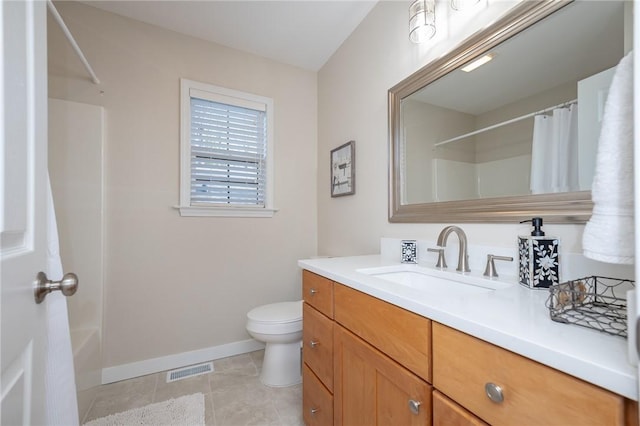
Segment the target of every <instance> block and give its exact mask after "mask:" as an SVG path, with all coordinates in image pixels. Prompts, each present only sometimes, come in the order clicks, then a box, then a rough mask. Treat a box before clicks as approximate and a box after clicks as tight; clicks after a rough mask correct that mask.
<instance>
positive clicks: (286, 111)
mask: <svg viewBox="0 0 640 426" xmlns="http://www.w3.org/2000/svg"><path fill="white" fill-rule="evenodd" d="M56 5H57V7H58V10H59V12H60V14H61V15H62V17H63V19H64V20H65V21H66V23H67V25H68V26H69V28H70V30H71V32H72V33H73V34H74V36H75V38H76V39H77V40H78V43H79V45H80V46H81V47H82V49H83V51H84V52H85V55H86V56H87V58H88V59H89V61H90V62H91V64H92V66H93V67H94V69H95V71H96V73H97V74H98V77H99V78H100V80H101V81H102V84H101V85H100V86H95V85H93V84H91V83H90V82H89V81H88V78H87V76H86V73H85V72H84V70H83V68H82V66H81V65H80V63H79V61H78V59H77V58H76V57H75V56H74V54H73V53H72V51H71V49H70V48H69V46H68V44H67V42H66V40H64V38H63V36H62V33H61V31H60V29H59V28H58V27H57V26H56V25H55V24H54V23H52V22H51V21H50V22H49V73H50V76H49V96H50V97H55V98H59V99H67V100H73V101H77V102H84V103H89V104H95V105H101V106H103V107H104V110H105V131H106V138H105V170H104V172H105V188H104V193H105V211H104V215H105V263H104V265H105V289H104V293H105V307H104V331H105V334H104V366H105V367H110V366H117V365H121V364H126V363H132V362H135V361H141V360H146V359H150V358H155V357H163V356H168V355H171V354H177V353H181V352H185V351H193V350H198V349H202V348H209V347H213V346H217V345H223V344H226V343H231V342H236V341H242V340H245V339H249V335H248V334H247V333H246V331H245V320H246V317H245V315H246V312H247V311H248V310H249V309H251V308H252V307H254V306H257V305H260V304H264V303H268V302H276V301H283V300H295V299H300V297H301V296H300V275H301V274H300V271H299V269H298V267H297V265H296V261H297V259H300V258H305V257H309V256H312V255H314V254H316V244H317V242H316V212H317V206H316V203H317V199H316V193H315V191H314V188H315V187H316V185H317V183H316V164H317V158H316V152H317V74H316V73H314V72H310V71H305V70H302V69H299V68H295V67H291V66H287V65H282V64H278V63H275V62H272V61H269V60H266V59H263V58H260V57H257V56H253V55H249V54H245V53H242V52H239V51H236V50H233V49H229V48H225V47H222V46H219V45H216V44H212V43H208V42H204V41H201V40H198V39H194V38H190V37H186V36H182V35H179V34H176V33H173V32H170V31H166V30H161V29H159V28H156V27H153V26H150V25H146V24H142V23H140V22H136V21H133V20H129V19H125V18H122V17H119V16H117V15H114V14H110V13H107V12H103V11H100V10H98V9H95V8H93V7H90V6H87V5H83V4H78V3H67V2H56ZM180 77H186V78H189V79H193V80H197V81H203V82H207V83H212V84H215V85H220V86H225V87H229V88H232V89H238V90H242V91H247V92H252V93H255V94H258V95H262V96H268V97H271V98H273V99H274V103H275V143H276V145H275V167H276V170H275V204H276V208H278V209H279V211H278V212H277V213H276V214H275V216H274V218H272V219H264V218H259V219H244V218H183V217H180V216H179V214H178V211H177V210H175V209H173V208H172V206H174V205H176V204H177V203H178V187H179V182H178V169H179V157H178V154H179V140H178V135H179V117H178V114H179V78H180ZM78 161H82V158H78Z"/></svg>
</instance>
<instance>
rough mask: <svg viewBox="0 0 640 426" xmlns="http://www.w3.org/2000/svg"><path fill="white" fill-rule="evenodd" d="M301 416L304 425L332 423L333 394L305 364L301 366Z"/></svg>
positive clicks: (321, 425) (314, 425) (313, 425)
mask: <svg viewBox="0 0 640 426" xmlns="http://www.w3.org/2000/svg"><path fill="white" fill-rule="evenodd" d="M302 418H303V419H304V423H305V425H306V426H316V425H317V426H323V425H327V426H328V425H333V396H332V395H331V393H329V391H328V390H327V389H325V387H324V386H322V383H321V382H320V380H318V378H317V377H316V376H315V375H314V374H313V372H312V371H311V369H310V368H309V367H308V366H306V365H304V366H303V367H302Z"/></svg>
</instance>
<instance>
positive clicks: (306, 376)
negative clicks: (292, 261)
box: [302, 270, 334, 426]
mask: <svg viewBox="0 0 640 426" xmlns="http://www.w3.org/2000/svg"><path fill="white" fill-rule="evenodd" d="M333 286H334V283H333V281H331V280H329V279H327V278H325V277H322V276H320V275H317V274H314V273H312V272H309V271H306V270H304V271H303V272H302V295H303V296H302V297H303V300H304V303H303V306H302V344H303V348H302V361H303V367H302V417H303V419H304V422H305V424H306V425H307V426H328V425H332V424H333V327H334V324H333Z"/></svg>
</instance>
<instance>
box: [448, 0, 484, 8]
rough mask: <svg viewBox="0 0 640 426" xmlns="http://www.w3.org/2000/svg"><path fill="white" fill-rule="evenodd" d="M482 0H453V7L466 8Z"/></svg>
mask: <svg viewBox="0 0 640 426" xmlns="http://www.w3.org/2000/svg"><path fill="white" fill-rule="evenodd" d="M479 1H480V0H451V9H453V10H464V9H468V8H470V7H472V6H474V5H475V4H476V3H478V2H479Z"/></svg>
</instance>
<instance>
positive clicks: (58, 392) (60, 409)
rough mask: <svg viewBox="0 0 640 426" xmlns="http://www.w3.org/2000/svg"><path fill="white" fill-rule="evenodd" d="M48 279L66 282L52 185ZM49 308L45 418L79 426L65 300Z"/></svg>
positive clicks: (54, 300)
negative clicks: (63, 276) (63, 275)
mask: <svg viewBox="0 0 640 426" xmlns="http://www.w3.org/2000/svg"><path fill="white" fill-rule="evenodd" d="M47 210H48V212H47V271H46V272H47V277H48V278H49V279H50V280H55V281H59V280H61V279H62V262H61V259H60V245H59V240H58V227H57V223H56V213H55V210H54V208H53V196H52V194H51V185H50V184H49V185H48V188H47ZM44 303H46V304H47V349H46V352H45V354H46V357H47V363H46V366H45V368H46V372H45V415H46V424H47V425H61V426H62V425H64V426H74V425H77V424H78V423H79V422H78V401H77V399H76V382H75V374H74V371H73V352H72V350H71V334H70V332H69V316H68V314H67V300H66V298H65V296H64V295H63V294H62V293H61V292H59V291H55V292H53V293H49V294H48V295H47V297H46V299H45V300H44Z"/></svg>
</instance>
